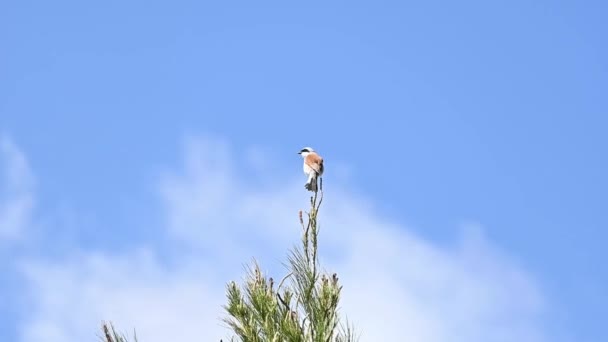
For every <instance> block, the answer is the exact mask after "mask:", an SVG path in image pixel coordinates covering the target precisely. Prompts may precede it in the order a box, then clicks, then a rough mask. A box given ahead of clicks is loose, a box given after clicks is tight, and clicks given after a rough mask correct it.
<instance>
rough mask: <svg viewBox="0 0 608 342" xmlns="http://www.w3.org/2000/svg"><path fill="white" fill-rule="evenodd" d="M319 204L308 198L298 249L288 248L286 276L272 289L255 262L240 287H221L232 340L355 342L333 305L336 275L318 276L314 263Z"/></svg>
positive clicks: (337, 289)
mask: <svg viewBox="0 0 608 342" xmlns="http://www.w3.org/2000/svg"><path fill="white" fill-rule="evenodd" d="M322 202H323V187H322V183H321V187H320V195H319V197H317V193H315V194H314V195H313V196H312V197H311V199H310V206H311V208H310V212H308V213H306V215H307V220H306V223H305V222H304V219H303V217H302V216H303V215H302V211H300V213H299V219H300V224H301V226H302V246H301V247H297V248H294V249H293V250H292V251H291V253H290V255H289V258H288V263H287V264H286V266H287V269H288V271H289V273H288V274H287V275H286V276H285V277H284V278H283V279H282V280H281V281H280V282H279V284H278V285H277V286H276V288H275V282H274V280H273V278H267V277H266V276H265V275H263V273H262V271H261V269H260V267H259V265H258V264H257V262H255V261H254V262H253V265H252V266H249V267H248V272H247V277H246V282H245V284H244V286H242V287H241V286H238V285H237V284H236V283H235V282H230V283H228V285H227V297H228V304H227V305H225V306H224V309H225V310H226V312H227V314H228V316H227V317H226V318H225V319H224V321H225V322H226V323H227V324H228V326H229V327H230V328H231V329H232V331H233V332H234V334H235V335H236V336H234V337H233V338H232V341H241V342H284V341H286V342H346V341H355V340H356V337H355V335H354V333H353V328H352V326H350V325H348V323H347V324H346V325H344V324H342V323H341V321H340V317H339V315H338V304H339V301H340V292H341V290H342V286H341V285H340V284H339V282H338V276H337V275H336V274H335V273H334V274H332V275H331V276H330V275H328V274H325V273H323V272H320V270H319V269H320V266H319V261H318V254H317V253H318V236H319V224H318V221H317V215H318V213H319V208H320V206H321V203H322Z"/></svg>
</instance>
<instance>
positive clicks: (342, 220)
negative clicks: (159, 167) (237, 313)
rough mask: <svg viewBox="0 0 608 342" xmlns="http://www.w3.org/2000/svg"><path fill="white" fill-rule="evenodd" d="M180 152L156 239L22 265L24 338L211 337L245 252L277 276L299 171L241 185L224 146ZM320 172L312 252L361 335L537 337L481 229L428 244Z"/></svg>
mask: <svg viewBox="0 0 608 342" xmlns="http://www.w3.org/2000/svg"><path fill="white" fill-rule="evenodd" d="M184 150H185V152H184V157H183V160H184V162H183V165H182V166H180V167H178V168H176V169H174V170H172V171H170V172H167V173H165V174H164V175H162V176H161V177H159V181H158V190H159V191H158V192H159V196H160V201H161V203H162V207H163V208H164V217H165V223H166V224H165V230H164V234H166V237H167V239H166V246H165V248H166V250H157V249H155V248H153V247H151V246H146V245H142V244H137V243H134V245H135V247H134V248H133V250H132V251H130V252H128V253H122V254H121V253H116V252H112V251H109V250H108V251H101V252H95V253H93V252H79V253H74V254H72V255H68V256H66V258H65V260H59V261H40V260H28V261H27V262H24V263H23V266H22V269H23V272H24V275H25V276H26V278H27V279H28V284H29V287H28V290H29V293H30V301H31V305H32V308H33V309H32V310H33V311H32V313H31V315H30V316H29V319H28V320H27V321H26V322H24V324H23V325H22V327H21V337H22V341H27V342H33V341H45V342H53V341H71V340H74V341H76V340H85V341H86V340H93V338H91V336H92V334H94V332H95V331H96V330H97V328H98V323H99V322H100V320H102V319H111V320H113V321H115V322H116V323H117V324H118V325H119V327H120V328H127V329H129V328H131V327H133V328H137V331H138V336H139V338H140V340H141V341H143V342H157V341H166V340H201V341H207V340H211V341H213V340H215V341H218V340H219V339H220V338H225V337H226V336H227V334H228V333H229V332H228V330H226V329H225V328H224V327H222V326H221V324H220V318H221V316H222V315H223V312H222V309H221V305H222V304H223V303H224V284H225V283H226V282H227V281H229V280H232V279H235V280H237V279H239V278H240V276H241V274H242V268H241V266H242V263H244V262H247V261H248V260H249V259H250V258H251V257H253V256H255V257H256V258H257V259H259V260H260V261H261V264H262V266H263V267H264V268H266V269H268V270H269V271H271V272H272V275H273V276H275V277H280V276H282V275H283V273H284V272H282V269H281V266H280V262H281V261H282V260H283V259H284V257H285V255H286V253H287V248H289V247H290V246H291V245H293V244H295V243H297V241H298V240H299V238H300V236H299V234H300V232H299V226H298V222H297V211H298V210H299V209H301V208H304V207H305V204H306V203H307V196H308V195H307V194H306V193H305V192H304V189H303V180H302V179H300V178H301V177H300V178H294V179H289V178H287V180H284V181H283V180H282V181H280V184H275V185H274V186H272V185H270V186H260V184H251V183H250V182H249V181H248V179H246V178H245V177H243V176H241V175H240V173H239V172H238V171H237V169H236V167H235V165H236V164H238V162H240V161H241V160H239V158H240V157H239V156H237V155H235V154H234V153H233V152H232V151H231V150H230V147H229V145H228V144H226V143H224V142H222V141H216V140H205V139H191V140H189V141H188V142H187V143H186V146H185V149H184ZM258 158H259V156H258ZM254 167H255V165H254ZM297 170H298V171H299V168H297ZM329 174H330V175H329V176H328V177H326V181H325V183H326V194H325V195H326V197H325V201H324V207H323V208H322V213H321V215H320V217H319V220H320V222H321V236H320V242H321V246H320V248H321V251H320V252H321V258H322V263H323V265H324V266H325V267H326V268H327V269H328V270H329V271H332V272H333V271H335V272H337V273H338V275H339V277H340V278H341V280H342V283H343V284H344V290H343V294H344V298H343V305H342V310H343V313H344V314H346V315H347V316H348V318H349V320H352V321H353V323H354V324H355V326H356V328H357V329H358V330H359V331H360V333H361V335H362V340H363V341H387V340H388V341H392V340H403V341H424V342H429V341H430V342H434V341H437V342H441V341H456V342H458V341H480V342H481V341H483V342H488V341H489V342H493V341H496V342H499V341H524V342H528V341H529V342H536V341H543V340H545V335H544V331H543V329H542V321H541V318H542V316H541V315H542V310H543V307H544V298H543V296H542V294H541V292H540V290H539V287H538V285H537V284H536V282H535V280H534V278H533V277H532V276H531V275H530V274H528V273H527V272H526V271H525V270H524V269H523V268H522V267H520V266H518V265H517V264H516V263H515V262H514V261H513V260H512V259H511V258H509V256H508V255H505V254H503V253H501V252H500V251H499V250H498V248H497V247H496V246H494V245H493V244H492V243H491V242H490V241H488V240H487V239H486V238H485V237H484V236H483V231H482V230H481V229H478V228H470V229H468V230H464V231H463V234H462V236H461V237H460V239H459V240H458V241H456V242H455V243H454V244H453V246H451V247H440V246H437V245H435V244H433V243H431V242H429V241H426V240H425V239H423V238H421V237H419V236H417V235H416V234H414V233H413V231H412V230H411V229H409V228H408V227H404V226H403V225H401V224H399V223H398V222H392V221H391V220H389V219H385V218H382V217H379V216H378V215H377V214H376V213H375V212H374V210H373V207H372V206H371V205H370V203H369V202H368V201H366V200H365V199H362V198H360V197H356V196H354V195H352V194H351V193H349V192H348V190H347V189H346V188H341V187H339V186H336V187H334V186H332V185H331V184H332V183H331V173H329ZM298 176H299V174H298ZM282 178H283V177H281V176H280V175H277V179H282ZM327 185H329V186H327ZM279 272H280V273H279Z"/></svg>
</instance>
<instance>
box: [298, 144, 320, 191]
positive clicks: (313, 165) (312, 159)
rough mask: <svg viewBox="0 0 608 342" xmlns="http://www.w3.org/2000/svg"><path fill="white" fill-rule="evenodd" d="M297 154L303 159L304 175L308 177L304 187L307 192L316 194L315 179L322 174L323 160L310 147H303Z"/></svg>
mask: <svg viewBox="0 0 608 342" xmlns="http://www.w3.org/2000/svg"><path fill="white" fill-rule="evenodd" d="M298 154H299V155H301V156H302V158H303V159H304V174H305V175H306V176H308V180H307V181H306V184H304V187H305V188H306V190H308V191H314V192H317V190H318V187H317V179H318V177H320V176H321V175H322V174H323V158H321V156H320V155H318V154H317V152H315V150H313V149H312V148H311V147H304V148H303V149H302V150H301V151H300V152H298Z"/></svg>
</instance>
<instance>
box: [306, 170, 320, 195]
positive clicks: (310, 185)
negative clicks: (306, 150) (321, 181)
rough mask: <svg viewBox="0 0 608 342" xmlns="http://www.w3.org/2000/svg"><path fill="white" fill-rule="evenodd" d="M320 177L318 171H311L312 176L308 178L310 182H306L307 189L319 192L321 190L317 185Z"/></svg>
mask: <svg viewBox="0 0 608 342" xmlns="http://www.w3.org/2000/svg"><path fill="white" fill-rule="evenodd" d="M318 177H319V176H318V175H317V174H316V173H314V172H311V174H310V177H309V178H308V182H306V189H307V190H308V191H312V192H317V191H318V190H319V188H318V186H317V178H318Z"/></svg>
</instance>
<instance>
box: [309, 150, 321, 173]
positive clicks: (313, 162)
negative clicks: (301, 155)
mask: <svg viewBox="0 0 608 342" xmlns="http://www.w3.org/2000/svg"><path fill="white" fill-rule="evenodd" d="M306 165H308V166H309V167H310V168H311V169H313V170H315V172H316V173H317V174H319V175H320V174H322V173H323V158H321V156H319V155H318V154H316V153H311V154H309V155H307V156H306Z"/></svg>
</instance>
